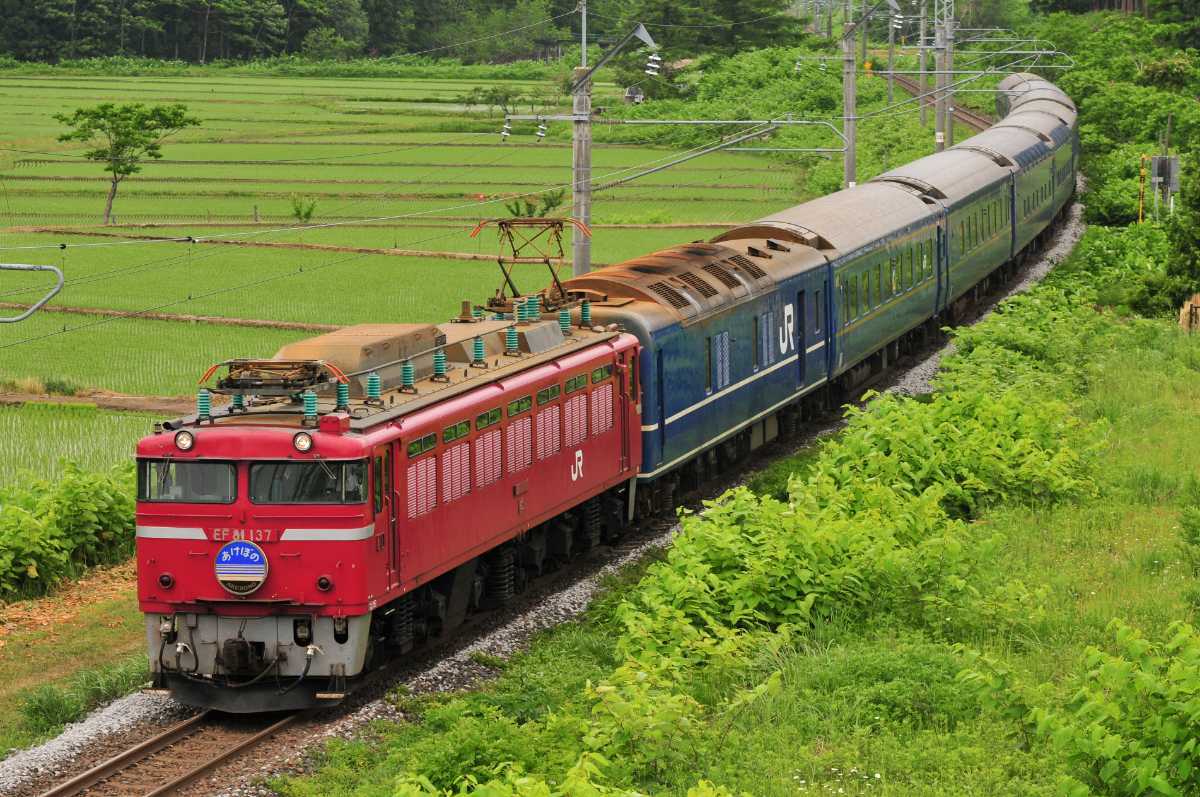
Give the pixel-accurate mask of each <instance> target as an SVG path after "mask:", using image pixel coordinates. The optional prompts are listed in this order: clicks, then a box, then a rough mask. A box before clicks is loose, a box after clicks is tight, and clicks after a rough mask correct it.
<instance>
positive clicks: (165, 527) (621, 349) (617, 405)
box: [137, 300, 641, 712]
mask: <svg viewBox="0 0 1200 797" xmlns="http://www.w3.org/2000/svg"><path fill="white" fill-rule="evenodd" d="M531 304H532V300H531ZM534 306H536V305H534ZM517 309H518V314H520V307H518V308H517ZM475 315H477V314H473V313H471V312H470V311H469V310H464V314H463V317H462V318H460V319H458V320H456V321H454V322H451V323H447V324H443V325H440V326H432V325H364V326H354V327H348V328H345V329H341V330H338V331H336V332H332V333H329V334H325V335H321V336H319V337H315V338H312V339H309V340H306V341H302V342H299V343H296V344H293V345H290V346H287V347H285V348H284V349H283V350H281V351H280V352H279V353H278V354H277V355H276V357H275V358H273V359H271V360H257V361H246V360H240V361H230V362H228V363H224V364H222V365H224V366H227V368H228V374H227V375H226V376H224V377H223V378H220V380H219V381H218V382H217V384H216V386H215V387H214V388H213V390H212V392H213V393H216V394H220V395H225V396H228V398H229V401H228V403H227V404H225V405H223V406H222V407H220V408H214V407H212V406H210V405H209V400H210V396H209V394H208V392H207V391H201V395H200V400H199V401H198V405H199V406H198V411H197V414H196V415H195V416H192V417H187V418H182V419H179V420H175V421H171V422H169V423H164V424H162V426H161V429H158V430H156V433H155V434H153V435H152V436H150V437H147V438H145V439H143V440H142V441H141V442H140V443H139V444H138V450H137V456H138V504H137V556H138V594H139V599H140V603H141V609H142V611H143V612H144V613H145V615H146V635H147V640H148V644H149V650H150V659H151V662H152V670H153V674H154V680H155V683H156V685H157V686H158V687H160V688H166V689H169V690H170V691H171V692H172V693H173V694H174V695H175V696H176V697H178V698H179V699H180V700H182V701H184V702H186V703H190V704H194V705H202V706H211V707H215V708H219V709H222V710H225V711H234V712H254V711H263V710H276V709H291V708H299V707H305V706H312V705H320V704H324V703H330V702H336V701H337V700H340V699H341V698H342V697H344V695H345V694H346V691H347V689H348V687H349V686H351V685H352V684H353V681H354V678H355V676H358V675H360V674H361V673H363V672H364V671H365V670H366V669H368V668H370V667H371V664H372V662H375V661H381V660H382V658H383V656H382V654H383V653H384V650H385V649H387V650H388V651H389V652H391V653H395V652H397V651H406V650H408V649H410V648H411V647H412V646H413V645H414V644H415V643H416V642H418V641H420V640H421V639H422V638H424V637H427V636H431V635H437V634H439V633H443V632H444V631H446V630H447V629H449V628H452V627H453V626H455V625H457V624H458V623H460V622H462V620H463V618H464V617H465V616H466V615H467V613H468V612H469V611H471V610H472V609H473V608H475V607H479V606H483V605H486V604H493V605H497V604H498V605H503V604H504V603H506V602H507V601H509V600H511V598H512V596H513V594H514V593H515V592H516V591H518V590H520V588H521V586H522V584H523V583H524V580H525V579H526V578H528V577H529V576H533V575H536V574H538V573H540V572H542V571H543V570H545V569H546V568H547V567H550V566H552V565H553V564H554V563H555V562H557V561H562V560H564V559H566V558H567V557H569V556H570V555H571V554H572V552H573V551H578V550H579V549H580V548H581V547H583V548H586V547H590V546H593V545H595V544H597V543H599V542H600V541H601V539H602V538H603V537H604V536H605V535H606V534H609V533H615V532H616V531H617V530H618V528H619V526H620V525H622V524H623V523H625V522H626V521H627V519H628V516H629V512H630V511H631V509H632V497H633V496H632V483H633V481H632V480H633V479H634V477H635V475H636V474H637V472H638V467H639V465H640V462H641V435H640V426H639V421H638V418H639V408H638V407H637V395H638V385H637V376H636V374H637V358H638V354H639V348H638V343H637V341H636V339H635V338H633V337H632V336H630V335H628V334H624V333H622V332H619V331H616V330H615V329H611V328H609V329H605V328H599V327H596V328H592V327H586V328H585V327H580V326H577V325H574V324H572V322H571V321H570V316H569V314H566V313H558V314H554V313H551V314H548V319H544V318H543V316H542V313H541V312H540V311H534V312H531V313H530V314H529V317H528V318H527V319H525V320H520V321H513V320H506V319H503V318H501V319H496V318H492V319H488V320H484V319H482V318H478V317H473V316H475ZM578 315H579V313H576V317H578ZM214 370H215V369H214ZM212 373H213V372H212V371H210V373H209V375H208V376H209V377H211V376H212Z"/></svg>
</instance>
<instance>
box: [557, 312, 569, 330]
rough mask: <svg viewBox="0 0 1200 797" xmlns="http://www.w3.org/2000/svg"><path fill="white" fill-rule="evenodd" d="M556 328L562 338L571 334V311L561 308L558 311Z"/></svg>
mask: <svg viewBox="0 0 1200 797" xmlns="http://www.w3.org/2000/svg"><path fill="white" fill-rule="evenodd" d="M558 328H559V329H560V330H562V333H563V335H564V336H566V335H570V334H571V311H570V310H567V309H566V308H563V309H562V310H559V311H558Z"/></svg>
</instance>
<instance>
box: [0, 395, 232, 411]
mask: <svg viewBox="0 0 1200 797" xmlns="http://www.w3.org/2000/svg"><path fill="white" fill-rule="evenodd" d="M213 398H214V399H215V400H216V401H217V403H219V402H220V397H218V396H214V397H213ZM29 403H35V404H91V405H93V406H96V407H99V408H100V409H102V410H117V411H124V412H149V413H153V414H155V415H162V416H165V417H174V416H176V415H186V414H188V413H190V412H192V411H193V410H194V409H195V405H194V404H193V399H192V398H191V397H190V396H127V395H124V394H122V393H110V392H108V391H103V390H91V391H87V392H85V393H82V394H80V395H78V396H50V395H46V394H39V393H0V404H7V405H19V404H29Z"/></svg>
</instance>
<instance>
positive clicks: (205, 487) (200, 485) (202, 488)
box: [138, 459, 237, 504]
mask: <svg viewBox="0 0 1200 797" xmlns="http://www.w3.org/2000/svg"><path fill="white" fill-rule="evenodd" d="M236 498H237V470H236V469H235V468H234V466H233V463H230V462H180V461H179V460H175V459H144V460H142V461H141V462H139V463H138V500H139V501H176V502H180V503H194V504H231V503H233V501H234V499H236Z"/></svg>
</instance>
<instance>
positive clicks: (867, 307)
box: [862, 269, 871, 313]
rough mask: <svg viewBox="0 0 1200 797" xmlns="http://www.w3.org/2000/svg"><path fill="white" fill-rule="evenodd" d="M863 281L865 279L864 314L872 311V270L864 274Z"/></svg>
mask: <svg viewBox="0 0 1200 797" xmlns="http://www.w3.org/2000/svg"><path fill="white" fill-rule="evenodd" d="M862 279H863V301H862V306H863V312H864V313H865V312H867V311H868V310H870V309H871V270H870V269H867V270H866V271H864V272H863V275H862Z"/></svg>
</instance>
